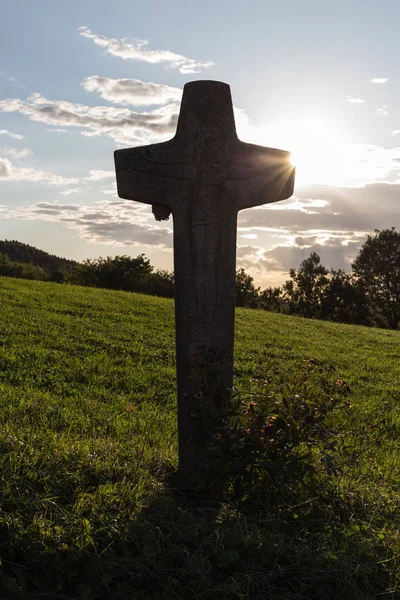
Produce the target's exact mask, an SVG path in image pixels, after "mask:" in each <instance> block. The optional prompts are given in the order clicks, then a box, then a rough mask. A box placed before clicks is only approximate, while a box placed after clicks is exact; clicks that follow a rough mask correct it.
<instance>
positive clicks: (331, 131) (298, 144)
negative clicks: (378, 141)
mask: <svg viewBox="0 0 400 600" xmlns="http://www.w3.org/2000/svg"><path fill="white" fill-rule="evenodd" d="M238 126H239V127H238V131H239V135H240V137H241V139H243V140H245V141H249V142H252V143H254V144H260V145H261V146H267V147H269V148H279V149H282V150H288V151H289V152H290V153H291V162H292V164H293V165H294V166H295V167H296V184H295V185H296V187H298V186H302V185H306V184H322V185H332V186H348V185H350V186H354V185H355V186H359V185H365V184H367V183H371V182H374V181H379V180H385V179H387V177H388V174H389V173H390V172H391V171H393V169H395V168H396V169H397V170H398V161H399V160H400V151H399V150H398V149H392V150H391V151H387V150H385V149H384V148H381V147H379V146H371V145H366V144H355V143H352V142H351V141H350V140H349V137H348V135H347V134H346V132H345V131H344V129H343V126H341V125H340V123H335V122H334V121H333V120H331V121H329V119H328V118H312V117H310V118H304V117H303V118H293V119H286V120H282V121H276V122H275V123H272V124H270V125H265V126H258V127H256V126H253V125H250V124H249V122H248V121H247V120H246V119H245V118H243V115H242V114H241V113H239V114H238Z"/></svg>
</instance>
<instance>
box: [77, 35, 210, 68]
mask: <svg viewBox="0 0 400 600" xmlns="http://www.w3.org/2000/svg"><path fill="white" fill-rule="evenodd" d="M78 31H79V35H82V36H83V37H86V38H88V39H90V40H93V42H94V43H95V44H97V45H98V46H100V47H101V48H104V49H105V51H106V52H108V53H109V54H112V55H113V56H118V57H119V58H123V59H128V58H129V59H133V60H140V61H144V62H148V63H151V64H165V65H167V66H169V67H173V68H176V69H178V70H179V71H180V72H181V73H184V74H186V73H200V72H201V71H202V69H205V68H208V67H212V66H213V65H214V63H213V62H211V61H208V62H204V63H202V62H198V61H196V60H194V59H193V58H187V57H186V56H182V55H181V54H176V53H175V52H171V51H170V50H148V49H147V48H146V46H147V44H148V42H147V40H138V39H133V40H131V41H129V40H127V39H126V38H122V39H121V38H108V37H106V36H104V35H98V34H96V33H93V32H92V31H91V30H90V29H89V28H88V27H86V26H82V27H79V29H78Z"/></svg>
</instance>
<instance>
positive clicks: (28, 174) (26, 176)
mask: <svg viewBox="0 0 400 600" xmlns="http://www.w3.org/2000/svg"><path fill="white" fill-rule="evenodd" d="M5 179H7V180H9V181H32V182H35V183H47V184H50V185H68V184H71V183H77V182H78V179H77V178H76V177H62V176H61V175H55V174H54V173H49V172H47V171H40V170H37V169H33V168H31V167H30V168H21V167H15V166H14V165H13V164H12V163H11V162H10V161H9V160H8V159H7V158H0V181H1V180H5Z"/></svg>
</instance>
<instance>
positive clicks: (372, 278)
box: [353, 227, 400, 329]
mask: <svg viewBox="0 0 400 600" xmlns="http://www.w3.org/2000/svg"><path fill="white" fill-rule="evenodd" d="M353 271H354V273H355V275H356V276H357V277H358V279H359V281H360V282H361V283H362V285H363V286H364V287H365V290H366V292H367V294H368V300H369V303H370V305H371V307H372V308H373V309H374V310H375V311H376V313H377V314H378V315H382V316H383V317H384V319H385V320H386V323H387V325H388V327H390V328H391V329H397V327H398V326H399V323H400V232H399V231H396V230H395V228H394V227H392V228H391V229H383V230H382V231H379V230H378V229H376V230H375V234H374V235H373V236H371V235H369V236H368V237H367V240H366V241H365V242H364V244H363V245H362V247H361V250H360V252H359V254H358V256H357V258H356V260H355V261H354V263H353Z"/></svg>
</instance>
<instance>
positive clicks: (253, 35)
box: [0, 0, 400, 288]
mask: <svg viewBox="0 0 400 600" xmlns="http://www.w3.org/2000/svg"><path fill="white" fill-rule="evenodd" d="M2 16H3V18H2V20H1V22H0V239H8V240H12V239H14V240H18V241H21V242H25V243H28V244H31V245H34V246H36V247H38V248H41V249H42V250H45V251H47V252H50V253H52V254H56V255H58V256H62V257H66V258H72V259H75V260H78V261H81V260H83V259H85V258H96V257H99V256H115V255H121V254H127V255H130V256H137V255H138V254H140V253H144V254H146V256H148V257H149V258H150V260H151V262H152V264H153V265H154V266H155V267H156V268H162V269H168V270H172V264H173V248H172V227H173V223H172V219H170V220H169V221H164V222H156V221H155V219H154V217H153V215H152V213H151V207H150V206H147V205H144V204H140V203H136V202H130V201H124V200H120V199H119V198H118V196H117V193H116V184H115V172H114V160H113V151H114V150H115V149H119V148H129V147H133V146H138V145H145V144H149V143H156V142H161V141H165V140H167V139H170V138H172V137H173V135H174V133H175V128H176V119H177V115H178V113H179V104H180V99H181V95H182V88H183V86H184V84H185V83H186V82H189V81H194V80H198V79H213V80H217V81H224V82H226V83H229V85H230V86H231V91H232V97H233V103H234V109H235V116H236V126H237V131H238V135H239V138H240V139H242V140H243V141H246V142H251V143H257V144H261V145H265V146H269V147H277V148H282V149H285V150H290V151H291V152H292V159H293V162H294V163H295V165H296V168H297V179H296V186H295V192H294V195H293V196H292V198H290V199H288V200H285V201H282V202H277V203H274V204H269V205H265V206H262V207H257V208H252V209H247V210H244V211H241V212H240V213H239V219H238V237H237V267H244V268H245V269H246V271H247V272H248V273H250V274H251V275H252V276H253V277H254V280H255V282H256V284H257V285H260V286H261V287H263V288H264V287H268V286H275V285H280V284H281V283H283V281H285V280H286V279H287V278H288V271H289V269H290V268H298V266H299V264H300V262H301V260H303V259H305V258H307V257H308V256H309V255H310V253H311V252H317V254H319V256H320V257H321V262H322V263H323V264H324V265H325V266H326V267H328V268H334V269H339V268H341V269H345V270H346V271H351V263H352V261H353V260H354V258H355V256H356V255H357V253H358V251H359V249H360V247H361V245H362V243H363V241H365V239H366V236H367V235H368V234H369V233H371V232H373V231H374V230H375V229H385V228H388V227H392V226H395V227H396V228H398V227H399V216H400V101H399V98H400V76H399V73H398V51H399V42H398V23H399V20H400V2H399V1H398V0H385V1H384V2H382V1H381V0H379V2H378V1H375V0H362V1H359V0H352V1H351V2H349V1H348V0H346V1H343V0H337V1H336V2H334V3H333V2H331V1H329V2H328V1H326V0H318V1H316V0H286V1H285V2H266V1H265V0H247V1H246V2H245V1H239V0H229V1H226V0H213V1H211V0H202V1H201V2H198V1H197V0H193V1H189V0H186V1H183V0H170V1H169V2H166V1H165V0H160V1H153V0H145V1H143V0H129V1H126V0H118V1H117V2H114V3H111V2H109V1H108V2H105V1H103V0H96V1H94V0H85V2H82V0H80V1H79V2H78V1H77V0H69V1H68V2H55V1H54V0H37V1H36V2H28V0H25V1H21V0H3V3H2Z"/></svg>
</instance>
